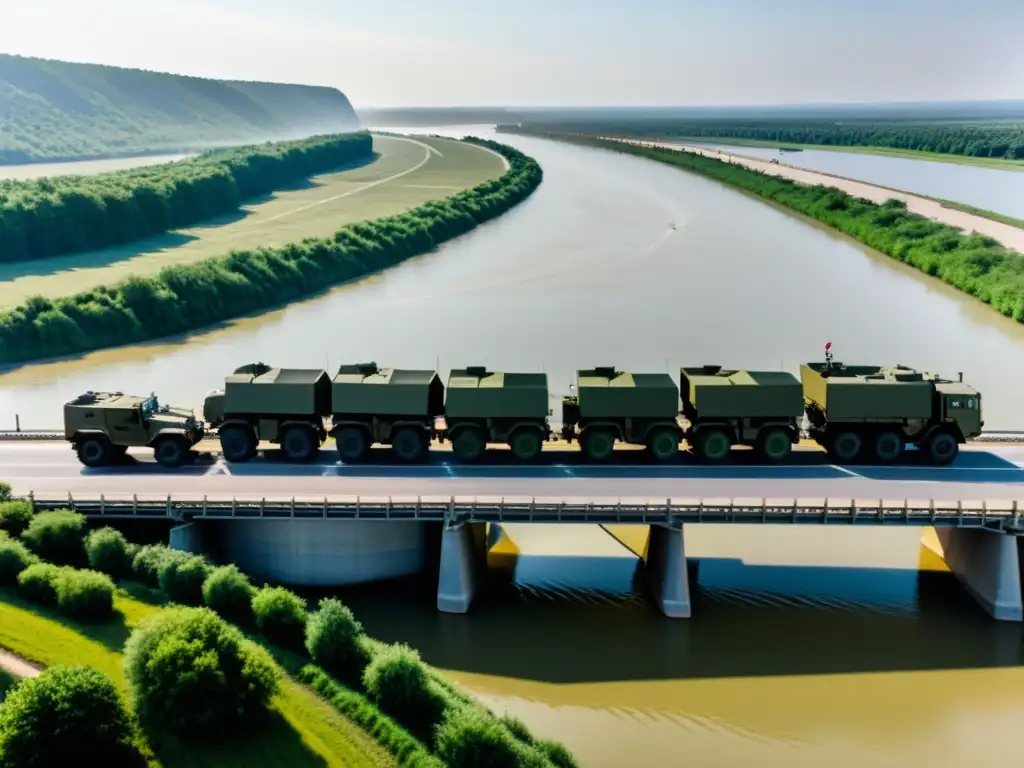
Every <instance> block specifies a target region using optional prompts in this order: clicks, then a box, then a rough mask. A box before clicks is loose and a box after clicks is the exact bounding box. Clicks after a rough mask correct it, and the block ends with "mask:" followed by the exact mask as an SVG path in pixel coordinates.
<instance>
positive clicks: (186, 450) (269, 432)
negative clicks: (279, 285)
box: [64, 346, 983, 467]
mask: <svg viewBox="0 0 1024 768" xmlns="http://www.w3.org/2000/svg"><path fill="white" fill-rule="evenodd" d="M825 356H826V359H825V362H824V363H806V364H804V365H802V366H801V367H800V378H799V379H797V378H796V377H795V376H793V374H791V373H787V372H784V371H750V370H723V369H722V368H721V366H715V365H705V366H699V367H684V368H681V369H680V376H679V380H680V385H679V386H676V384H675V382H673V380H672V378H671V376H669V375H668V374H667V373H631V372H627V371H621V370H618V369H616V368H614V367H604V368H594V369H590V370H580V371H577V373H576V383H575V385H573V386H572V387H571V388H570V389H571V391H570V394H569V395H568V396H567V397H564V398H562V402H561V405H562V408H561V421H562V423H561V431H560V432H558V433H556V432H554V431H553V430H552V427H551V424H550V417H551V416H552V415H553V411H552V409H551V408H550V406H549V391H548V381H547V375H546V374H544V373H510V372H500V371H488V370H487V369H486V368H484V367H468V368H465V369H457V370H453V371H451V372H450V374H449V377H448V384H447V387H446V386H445V385H444V384H442V382H441V379H440V377H439V375H438V373H437V372H436V371H432V370H410V369H401V368H380V367H378V366H377V364H376V363H361V364H355V365H342V366H341V367H340V368H339V369H338V372H337V374H336V375H335V376H334V378H333V379H332V378H330V375H329V374H328V373H327V371H324V370H322V369H294V368H275V367H272V366H269V365H266V364H264V363H255V364H250V365H245V366H242V367H240V368H238V369H236V370H235V371H234V372H233V373H231V374H229V375H228V376H227V377H226V378H225V381H224V388H223V389H218V390H214V391H212V392H210V393H208V394H207V396H206V399H205V402H204V404H203V421H202V422H200V421H198V420H197V419H196V418H195V416H194V414H193V413H192V412H191V411H186V410H183V409H174V408H167V407H161V406H160V405H159V403H158V402H157V400H156V397H155V396H150V397H149V398H137V397H129V396H126V395H124V394H122V393H113V394H109V393H94V392H89V393H86V394H84V395H82V396H80V397H78V398H77V399H75V400H73V401H71V402H69V403H67V404H66V405H65V408H64V416H65V435H66V437H67V439H68V440H69V441H70V442H71V443H72V444H73V445H74V447H75V450H76V451H77V453H78V456H79V459H80V460H81V461H82V463H83V464H85V465H87V466H90V467H97V466H102V465H104V464H107V463H110V462H111V461H113V460H115V459H116V458H117V457H118V456H119V455H122V454H124V452H125V451H126V450H127V448H128V447H131V446H150V447H152V448H153V450H154V456H155V458H156V460H157V461H158V462H159V463H160V464H162V465H164V466H167V467H177V466H181V465H182V464H183V463H185V462H186V461H188V459H189V457H190V456H192V455H194V451H193V449H194V447H195V446H196V445H197V444H198V443H199V442H200V441H201V440H203V439H204V438H205V437H206V436H207V435H210V434H211V432H212V431H214V430H215V431H216V434H217V437H218V438H219V441H220V448H221V453H222V454H223V457H224V459H225V460H226V461H229V462H236V463H237V462H244V461H248V460H249V459H252V458H254V457H255V456H256V455H257V454H258V451H259V446H260V444H261V443H269V444H271V445H275V446H277V447H278V448H279V450H280V453H281V454H282V455H283V456H284V458H285V459H287V460H289V461H293V462H308V461H311V460H313V459H314V458H315V457H316V456H318V455H319V452H320V448H321V446H322V445H323V444H324V443H325V442H326V441H327V440H328V438H331V437H333V439H334V442H335V448H336V451H337V455H338V458H339V459H341V461H343V462H358V461H361V460H363V459H365V458H366V457H367V456H368V455H369V452H370V448H371V447H372V446H373V445H383V446H386V447H389V448H390V450H391V453H392V454H393V455H394V456H395V457H396V458H397V459H398V460H400V461H402V462H407V463H410V462H417V461H421V460H422V459H424V458H425V456H426V455H427V453H428V452H429V450H430V448H431V445H432V444H433V443H434V442H437V443H442V444H443V443H445V442H450V444H451V448H452V452H453V453H454V455H455V456H456V457H457V458H458V459H460V460H462V461H467V462H472V461H476V460H478V459H480V458H481V457H482V456H483V454H484V453H485V451H486V450H487V448H488V446H495V445H505V446H507V447H508V448H509V449H510V453H511V455H512V456H513V457H514V459H515V460H518V461H522V462H528V461H531V460H533V459H535V458H537V456H538V455H539V454H540V453H541V450H542V448H543V444H544V443H545V442H549V441H553V440H556V439H557V437H561V438H562V439H563V440H565V441H568V442H577V443H578V444H579V446H580V448H581V451H582V453H583V454H584V455H585V456H586V457H587V458H589V459H591V460H593V461H606V460H608V459H609V458H610V457H611V456H612V455H613V453H614V452H615V447H616V444H623V445H626V446H635V447H638V448H642V449H644V451H645V452H646V454H647V455H648V456H649V457H650V458H651V459H652V460H654V461H660V462H664V461H668V460H671V459H672V458H673V457H675V456H676V455H677V454H678V452H679V448H680V444H681V443H682V442H683V441H686V443H687V444H688V445H689V446H690V448H691V450H692V451H693V453H694V454H695V455H696V456H697V457H698V458H699V459H701V460H703V461H705V462H721V461H725V460H726V459H728V458H729V457H730V455H732V448H733V447H734V446H745V447H748V448H750V449H752V450H753V453H754V455H755V456H756V458H757V459H758V460H761V461H765V462H770V463H778V462H780V461H783V460H785V459H786V458H787V457H789V456H790V453H791V451H792V448H793V446H794V445H796V444H797V443H798V442H799V441H800V439H801V425H802V423H803V422H804V421H805V420H806V422H807V424H808V430H807V432H808V435H809V437H810V439H812V440H813V441H815V442H817V443H818V444H819V445H820V446H822V447H824V448H825V449H826V451H827V452H828V454H829V455H830V457H831V458H832V460H833V461H836V462H837V463H855V462H860V461H870V462H876V463H882V464H896V463H900V462H902V461H904V460H905V458H906V448H907V446H908V445H909V446H914V447H915V448H916V449H918V451H919V452H920V454H921V455H922V456H923V457H924V459H925V460H926V461H928V462H929V463H932V464H935V465H944V464H949V463H950V462H952V461H953V460H954V459H955V458H956V456H957V454H958V452H959V446H960V445H961V444H963V443H964V442H966V441H967V440H970V439H971V438H974V437H977V436H978V435H979V434H980V433H981V428H982V424H983V422H982V416H981V396H980V394H979V393H978V392H977V391H976V390H974V389H972V388H971V387H969V386H967V385H966V384H964V383H963V382H962V381H951V380H947V379H943V378H941V377H939V376H936V375H934V374H930V373H922V372H919V371H915V370H913V369H911V368H907V367H905V366H902V365H897V366H895V367H892V368H883V367H876V366H846V365H843V364H842V363H836V362H834V361H833V360H832V356H831V352H830V351H829V347H828V346H827V347H826V353H825Z"/></svg>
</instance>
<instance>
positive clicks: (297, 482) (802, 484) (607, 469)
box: [0, 441, 1024, 503]
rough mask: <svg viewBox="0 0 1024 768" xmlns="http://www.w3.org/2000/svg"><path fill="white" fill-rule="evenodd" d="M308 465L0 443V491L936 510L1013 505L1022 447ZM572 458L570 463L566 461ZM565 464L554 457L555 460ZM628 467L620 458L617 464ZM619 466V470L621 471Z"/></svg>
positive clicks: (1021, 478) (1022, 490)
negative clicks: (833, 459) (599, 461)
mask: <svg viewBox="0 0 1024 768" xmlns="http://www.w3.org/2000/svg"><path fill="white" fill-rule="evenodd" d="M321 455H322V459H321V460H320V461H318V462H317V463H314V464H310V465H294V464H286V463H280V462H273V461H265V460H263V459H257V460H254V461H252V462H250V463H247V464H242V465H234V466H231V465H228V464H225V463H224V462H223V460H222V459H220V458H219V457H215V458H212V459H210V460H208V461H206V462H202V461H201V462H199V463H197V464H195V465H193V466H188V467H182V468H180V469H177V470H168V469H164V468H162V467H160V466H159V465H157V464H156V463H155V462H154V461H153V459H152V451H148V452H147V451H146V450H145V449H141V450H139V451H135V450H133V451H132V452H130V454H129V459H128V461H127V462H126V464H125V465H124V466H117V467H109V468H103V469H89V468H86V467H83V466H82V465H81V464H79V462H78V460H77V458H76V457H75V455H74V453H73V451H72V450H71V448H70V447H69V446H68V445H67V444H66V443H64V442H60V441H55V442H48V441H46V442H44V441H40V442H33V443H0V480H6V481H8V482H9V483H11V487H12V490H13V492H14V493H15V494H18V495H24V494H27V493H28V492H29V491H32V492H34V493H36V494H37V495H39V496H41V497H42V496H46V497H53V496H56V495H63V494H66V493H68V492H70V493H71V494H73V495H82V496H86V495H87V496H93V497H95V496H98V495H99V494H106V495H107V496H117V497H124V496H129V497H130V496H131V495H132V494H138V495H139V496H140V497H147V496H148V497H152V496H157V495H166V494H169V493H170V494H174V495H175V496H189V497H191V496H199V497H201V496H203V495H208V496H209V497H210V498H211V499H213V498H230V497H232V496H235V497H238V498H260V497H263V496H266V497H268V498H282V497H291V496H317V497H323V496H356V495H359V496H376V497H379V496H388V495H392V496H395V497H414V496H450V495H453V494H454V495H460V496H470V497H472V496H488V497H493V496H508V497H512V496H516V497H522V496H538V497H541V496H542V497H546V498H550V497H562V498H565V499H566V500H580V499H593V500H595V501H598V500H615V499H618V498H622V499H627V498H628V499H639V498H649V499H652V500H664V499H666V498H669V497H675V498H705V499H722V498H737V499H751V498H760V497H769V498H773V499H778V498H785V499H788V498H800V499H822V498H829V499H852V498H857V499H885V500H887V501H892V500H902V499H907V498H909V499H911V500H926V499H935V500H936V501H940V502H950V501H952V502H954V503H955V502H956V501H958V500H959V501H982V500H1005V501H1010V500H1014V499H1020V500H1022V501H1024V445H1001V444H981V445H979V444H975V445H972V446H966V447H964V449H963V450H962V451H961V454H960V456H959V457H958V458H957V460H956V462H955V463H954V464H953V465H952V466H950V467H927V466H907V467H872V466H862V467H838V466H835V465H832V464H829V463H828V460H827V459H826V458H825V455H824V453H822V452H821V451H813V450H806V451H805V450H797V451H794V453H793V454H792V459H791V460H790V461H789V462H787V464H785V465H784V466H778V467H765V466H758V465H756V464H753V463H742V462H741V463H737V464H734V465H730V466H718V467H708V466H701V465H699V464H695V463H694V462H693V461H692V459H690V458H689V457H688V456H682V457H680V459H679V461H678V462H677V463H675V464H673V465H670V466H643V465H639V464H629V463H623V464H621V465H610V466H587V465H583V464H561V463H557V461H558V459H550V460H547V461H546V463H542V464H538V465H535V466H527V467H522V466H513V465H510V464H508V463H507V459H503V458H502V457H501V455H500V454H498V455H496V456H494V457H493V460H492V461H490V462H489V463H487V464H481V465H478V466H458V465H456V464H454V463H450V462H449V460H448V459H447V458H446V457H444V456H442V457H440V458H437V459H435V460H434V463H432V464H428V465H425V466H417V467H403V466H396V465H393V464H387V463H384V462H383V461H380V462H373V463H368V464H366V465H362V466H351V465H341V464H340V463H338V462H337V461H336V460H335V459H334V456H333V454H332V453H331V452H328V451H326V450H325V451H323V452H322V454H321ZM577 456H578V454H577ZM562 458H563V459H564V455H563V457H562ZM627 458H628V457H627ZM623 461H624V462H625V461H627V460H626V459H624V460H623Z"/></svg>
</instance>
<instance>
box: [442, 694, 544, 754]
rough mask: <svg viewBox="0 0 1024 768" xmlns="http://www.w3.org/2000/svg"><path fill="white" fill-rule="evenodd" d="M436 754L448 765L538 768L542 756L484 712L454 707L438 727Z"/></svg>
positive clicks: (470, 708)
mask: <svg viewBox="0 0 1024 768" xmlns="http://www.w3.org/2000/svg"><path fill="white" fill-rule="evenodd" d="M435 751H436V753H437V755H438V757H440V758H441V759H442V760H444V762H445V764H446V765H448V766H450V768H483V767H484V766H487V768H525V767H526V766H530V768H534V767H535V766H536V767H537V768H541V767H542V766H544V765H545V764H546V762H547V761H546V760H545V758H544V757H543V756H541V755H540V754H538V753H537V752H536V751H535V750H533V749H531V748H529V747H528V746H526V745H525V744H523V743H522V742H519V741H517V740H516V739H515V737H513V735H512V733H511V731H509V730H508V728H506V727H505V726H504V725H502V723H501V722H500V721H499V720H498V719H497V718H495V717H494V716H493V715H490V714H489V713H487V712H483V711H481V710H479V709H476V708H475V707H456V708H454V709H452V710H451V711H450V712H448V713H447V714H446V716H445V718H444V721H443V722H442V723H441V725H440V726H439V727H438V729H437V749H436V750H435Z"/></svg>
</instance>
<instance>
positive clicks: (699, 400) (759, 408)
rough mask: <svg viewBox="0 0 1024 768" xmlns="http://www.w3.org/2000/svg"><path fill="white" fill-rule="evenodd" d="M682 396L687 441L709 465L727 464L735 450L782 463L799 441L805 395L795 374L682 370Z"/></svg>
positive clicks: (711, 367)
mask: <svg viewBox="0 0 1024 768" xmlns="http://www.w3.org/2000/svg"><path fill="white" fill-rule="evenodd" d="M679 393H680V397H681V399H682V405H683V415H684V416H685V417H686V419H687V421H688V422H689V425H688V428H687V430H686V440H687V442H688V443H689V444H690V445H691V446H692V448H693V450H694V452H695V453H696V454H697V455H698V456H699V457H700V458H702V459H704V460H706V461H722V460H723V459H725V458H727V457H728V455H729V451H730V449H731V448H732V446H733V445H747V446H752V447H754V448H755V449H756V450H757V452H758V455H759V457H761V458H763V459H766V460H768V461H781V460H782V459H785V458H786V457H787V456H789V454H790V452H791V450H792V448H793V445H794V444H795V443H797V442H799V441H800V425H799V421H800V419H801V418H802V417H803V415H804V398H803V391H802V390H801V388H800V382H799V380H797V378H796V377H795V376H794V375H793V374H791V373H785V372H782V371H741V370H722V367H721V366H720V365H705V366H701V367H694V368H681V369H680V371H679Z"/></svg>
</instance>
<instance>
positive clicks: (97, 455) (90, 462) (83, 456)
mask: <svg viewBox="0 0 1024 768" xmlns="http://www.w3.org/2000/svg"><path fill="white" fill-rule="evenodd" d="M75 453H77V454H78V460H79V461H80V462H82V463H83V464H84V465H85V466H87V467H94V468H95V467H104V466H106V465H107V464H109V463H110V457H111V453H112V451H111V447H110V440H108V439H107V437H106V436H105V435H89V436H88V437H83V438H82V439H81V440H79V441H78V444H77V445H76V446H75Z"/></svg>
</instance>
